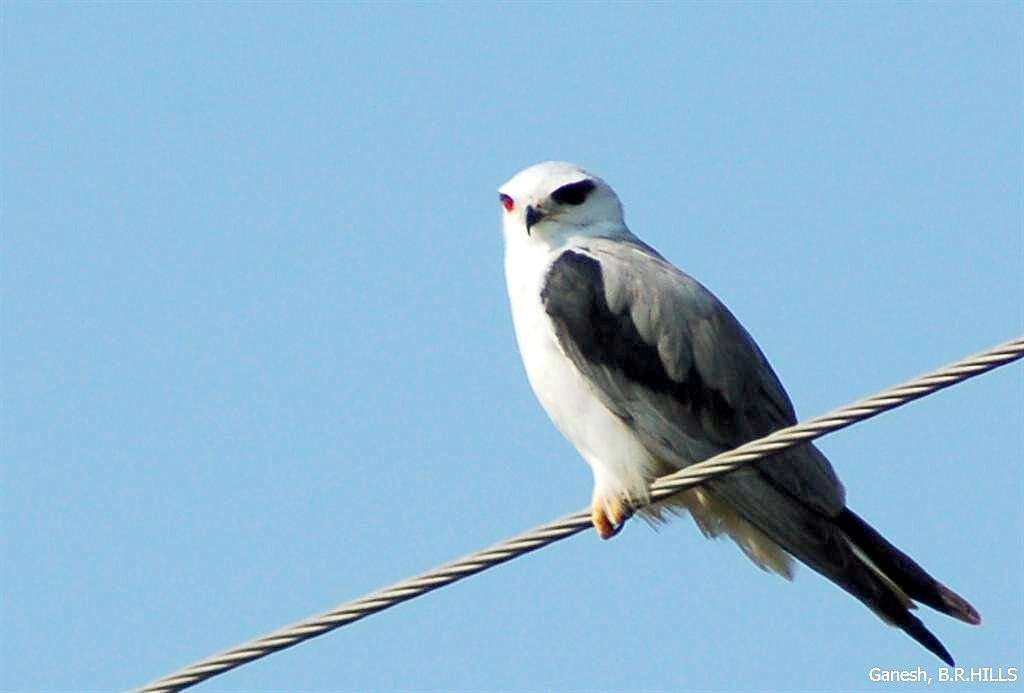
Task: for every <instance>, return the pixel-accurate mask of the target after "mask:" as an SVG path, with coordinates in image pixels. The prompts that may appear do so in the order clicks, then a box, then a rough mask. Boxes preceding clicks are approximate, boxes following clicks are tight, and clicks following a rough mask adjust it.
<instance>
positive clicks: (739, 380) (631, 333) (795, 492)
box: [542, 240, 845, 552]
mask: <svg viewBox="0 0 1024 693" xmlns="http://www.w3.org/2000/svg"><path fill="white" fill-rule="evenodd" d="M542 298H543V301H544V306H545V310H546V311H547V313H548V315H549V316H550V318H551V319H552V322H553V324H554V326H555V331H556V334H557V335H558V338H559V342H560V345H561V347H562V350H563V351H564V352H565V353H566V355H567V356H568V357H569V358H570V359H571V360H572V361H573V363H574V364H575V365H576V367H577V368H578V369H579V370H580V371H581V372H582V373H583V374H584V375H585V376H586V377H587V378H588V379H589V380H590V381H591V382H592V383H593V384H594V385H595V390H596V392H597V394H598V396H599V397H601V399H602V401H603V402H604V403H605V405H606V406H607V407H608V408H609V409H610V410H611V411H612V412H613V413H615V414H616V415H617V416H618V417H619V418H621V419H622V420H623V421H625V422H626V423H627V424H628V425H629V426H630V427H631V428H632V429H633V430H634V431H635V432H636V434H637V435H638V436H639V437H640V439H641V440H642V441H643V442H644V444H645V446H647V447H648V449H649V450H652V451H653V452H656V453H657V454H658V455H659V456H660V457H661V458H663V459H664V460H665V461H666V462H668V463H670V464H671V465H672V466H674V467H678V468H681V467H685V466H688V465H690V464H693V463H694V462H698V461H700V460H702V459H706V458H707V457H710V456H712V455H714V454H716V453H718V452H722V451H724V450H728V449H730V448H732V447H735V446H737V445H741V444H742V443H745V442H747V441H750V440H753V439H754V438H758V437H760V436H763V435H766V434H768V433H770V432H771V431H773V430H776V429H779V428H783V427H785V426H789V425H791V424H793V423H796V417H795V414H794V412H793V406H792V404H791V403H790V401H789V397H788V396H787V395H786V392H785V390H784V389H783V388H782V385H781V384H780V382H779V380H778V378H777V377H776V375H775V373H774V371H772V368H771V366H770V365H769V364H768V361H767V360H766V359H765V357H764V355H763V354H762V353H761V351H760V349H758V347H757V345H756V344H755V343H754V341H753V339H752V338H751V337H750V335H749V334H747V332H746V330H744V329H743V327H742V326H741V325H740V324H739V322H738V321H737V320H736V319H735V318H734V317H733V315H732V314H731V313H730V312H729V310H728V309H727V308H726V307H725V306H724V305H722V303H721V302H720V301H718V299H717V298H715V296H714V295H712V294H711V292H709V291H708V290H707V289H705V288H704V287H703V286H701V284H699V283H698V282H697V281H696V280H694V279H693V278H691V277H689V276H688V275H686V274H684V273H683V272H680V271H679V270H678V269H676V268H675V267H673V266H672V265H671V264H669V263H668V262H666V261H665V260H664V259H662V258H661V257H660V256H659V255H658V254H657V253H656V252H655V251H653V250H652V249H650V248H649V247H647V246H646V245H644V244H642V243H640V242H639V241H637V242H634V243H630V242H626V243H623V242H621V241H616V242H611V241H606V240H596V241H593V242H591V243H589V244H588V245H587V246H586V247H585V248H580V249H579V250H578V251H573V250H569V251H566V252H564V253H563V254H562V255H561V256H559V258H558V259H556V260H555V262H554V263H553V264H552V266H551V269H550V270H549V273H548V276H547V279H546V282H545V290H544V294H543V297H542ZM779 457H783V458H784V460H775V461H772V462H769V463H767V464H763V465H755V466H751V467H749V468H747V469H744V470H740V471H738V472H736V473H733V474H730V475H728V476H726V477H723V478H722V479H720V480H719V483H716V484H715V485H714V486H715V487H716V491H717V492H718V493H719V495H721V496H723V497H724V498H725V499H726V500H728V501H729V502H730V503H732V504H733V505H734V506H736V507H737V509H738V510H740V512H741V513H742V514H743V515H745V516H747V518H748V519H749V520H751V521H753V522H755V523H756V524H757V525H759V526H762V528H763V529H765V530H766V531H767V533H768V534H769V536H772V535H774V534H777V533H778V532H772V531H768V530H769V527H767V526H764V525H765V524H769V525H770V524H774V523H775V522H777V521H778V519H779V518H778V514H777V513H776V511H777V510H779V508H768V509H766V508H765V507H764V506H765V502H766V501H767V500H768V499H769V498H774V497H779V496H783V497H788V498H787V500H788V501H789V502H792V501H797V502H799V503H800V504H802V505H804V506H806V507H807V508H808V509H813V510H814V511H815V512H816V513H820V514H822V515H825V516H826V517H832V516H835V515H837V514H838V513H840V512H841V511H842V510H843V508H844V507H845V497H844V492H843V488H842V485H841V484H840V482H839V480H838V478H837V477H836V475H835V473H834V471H833V470H832V467H831V465H830V464H829V462H828V460H826V459H825V457H824V456H823V455H822V454H821V453H820V452H819V451H818V450H817V449H816V448H814V446H812V445H804V446H800V447H799V448H794V449H791V450H790V451H787V452H784V453H781V454H780V455H779ZM766 514H767V515H772V514H774V515H775V520H772V519H771V517H766ZM791 519H795V518H791ZM791 529H793V530H797V529H798V528H796V527H793V528H791ZM780 531H784V532H785V530H780ZM786 533H788V532H786ZM773 538H776V537H774V536H773ZM776 541H780V540H779V538H776ZM780 543H781V544H783V546H786V544H787V543H789V542H784V541H780ZM787 549H789V550H790V551H791V552H792V551H793V549H792V548H790V547H788V546H787Z"/></svg>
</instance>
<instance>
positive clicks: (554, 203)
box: [498, 161, 631, 246]
mask: <svg viewBox="0 0 1024 693" xmlns="http://www.w3.org/2000/svg"><path fill="white" fill-rule="evenodd" d="M498 192H499V194H500V198H501V203H502V206H504V208H505V214H504V219H503V225H504V229H505V240H506V242H507V243H522V242H540V243H544V244H546V245H549V246H559V245H562V244H563V243H564V242H565V241H566V240H567V239H568V238H570V237H572V236H582V237H585V238H586V237H590V238H594V237H602V238H621V237H624V236H630V235H631V234H630V233H629V230H628V229H627V228H626V224H625V222H624V221H623V218H622V203H621V202H619V198H618V196H617V195H616V194H615V191H614V190H612V189H611V188H610V187H608V184H607V183H605V182H604V181H603V180H601V179H600V178H598V177H597V176H595V175H593V174H591V173H588V172H587V171H584V170H583V169H582V168H580V167H579V166H577V165H576V164H570V163H567V162H564V161H545V162H543V163H540V164H535V165H534V166H530V167H529V168H526V169H523V170H522V171H520V172H519V173H517V174H516V175H514V176H513V177H512V178H511V179H510V180H509V181H508V182H507V183H505V184H504V185H503V186H501V187H500V188H499V189H498Z"/></svg>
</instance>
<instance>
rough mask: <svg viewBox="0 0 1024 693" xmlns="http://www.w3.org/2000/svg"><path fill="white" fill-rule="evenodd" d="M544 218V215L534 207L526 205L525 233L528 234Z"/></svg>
mask: <svg viewBox="0 0 1024 693" xmlns="http://www.w3.org/2000/svg"><path fill="white" fill-rule="evenodd" d="M543 218H544V213H543V212H541V211H539V210H538V209H537V208H536V207H533V206H532V205H528V206H527V207H526V233H530V229H531V228H532V227H533V225H534V224H536V223H537V222H538V221H540V220H541V219H543Z"/></svg>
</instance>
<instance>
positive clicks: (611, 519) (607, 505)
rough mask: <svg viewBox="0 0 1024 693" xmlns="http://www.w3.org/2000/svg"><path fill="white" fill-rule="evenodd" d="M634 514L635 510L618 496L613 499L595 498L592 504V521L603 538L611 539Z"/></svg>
mask: <svg viewBox="0 0 1024 693" xmlns="http://www.w3.org/2000/svg"><path fill="white" fill-rule="evenodd" d="M632 514H633V510H632V509H631V508H629V507H627V506H626V504H625V503H623V502H622V500H620V499H618V498H616V499H614V500H611V501H603V500H599V499H596V498H595V499H594V502H593V504H592V505H591V506H590V521H591V522H593V523H594V529H596V530H597V535H598V536H599V537H601V538H602V539H611V538H612V537H614V536H615V535H616V534H618V533H619V530H621V529H622V526H623V525H624V524H626V520H628V519H629V517H630V515H632Z"/></svg>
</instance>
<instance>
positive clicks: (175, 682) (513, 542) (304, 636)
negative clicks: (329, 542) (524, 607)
mask: <svg viewBox="0 0 1024 693" xmlns="http://www.w3.org/2000/svg"><path fill="white" fill-rule="evenodd" d="M1022 357H1024V337H1018V338H1016V339H1012V340H1010V341H1008V342H1005V343H1003V344H1000V345H998V346H995V347H993V348H991V349H989V350H987V351H985V352H982V353H980V354H977V355H975V356H969V357H967V358H965V359H962V360H960V361H957V362H956V363H953V364H950V365H948V366H945V367H943V368H939V369H936V370H934V371H931V372H930V373H926V374H924V375H922V376H920V377H918V378H915V379H913V380H910V381H908V382H905V383H903V384H901V385H896V386H894V387H891V388H888V389H886V390H883V391H882V392H879V393H878V394H875V395H872V396H870V397H867V398H864V399H861V400H858V401H856V402H853V403H852V404H848V405H846V406H844V407H840V408H839V409H835V410H833V411H831V412H829V413H827V414H824V415H822V416H818V417H815V418H812V419H808V420H806V421H804V422H801V423H798V424H796V425H794V426H789V427H788V428H783V429H780V430H778V431H775V432H774V433H771V434H770V435H767V436H765V437H763V438H759V439H757V440H754V441H751V442H749V443H746V444H744V445H741V446H740V447H738V448H735V449H733V450H730V451H728V452H724V453H721V454H719V455H715V456H714V457H711V458H709V459H707V460H705V461H703V462H699V463H697V464H694V465H691V466H689V467H687V468H686V469H683V470H681V471H678V472H675V473H673V474H670V475H667V476H664V477H661V478H660V479H658V480H657V481H655V482H654V483H653V484H652V485H651V502H654V501H658V500H662V499H664V498H666V497H667V496H670V495H672V494H674V493H677V492H679V491H681V490H683V489H686V488H690V487H692V486H696V485H698V484H700V483H702V482H704V481H706V480H708V479H710V478H712V477H715V476H719V475H721V474H726V473H728V472H730V471H733V470H734V469H736V468H737V467H739V466H741V465H743V464H747V463H749V462H752V461H754V460H758V459H761V458H763V457H766V456H768V455H771V454H773V453H776V452H780V451H782V450H785V449H787V448H790V447H793V446H795V445H800V444H801V443H806V442H808V441H811V440H814V439H815V438H820V437H821V436H824V435H826V434H828V433H831V432H833V431H837V430H839V429H841V428H846V427H847V426H851V425H853V424H854V423H857V422H859V421H863V420H865V419H868V418H871V417H872V416H876V415H878V414H881V413H882V412H885V411H888V410H890V409H895V408H896V407H899V406H901V405H903V404H906V403H907V402H912V401H913V400H915V399H919V398H921V397H924V396H926V395H929V394H931V393H933V392H936V391H938V390H941V389H943V388H946V387H949V386H951V385H955V384H956V383H960V382H963V381H964V380H967V379H968V378H973V377H974V376H977V375H981V374H982V373H986V372H988V371H990V370H993V369H995V368H998V367H999V366H1003V365H1005V364H1007V363H1010V362H1012V361H1016V360H1018V359H1020V358H1022ZM769 463H770V461H769ZM590 526H591V521H590V509H589V508H586V509H584V510H581V511H579V512H576V513H573V514H571V515H566V516H565V517H562V518H560V519H558V520H555V521H553V522H549V523H547V524H545V525H541V526H540V527H537V528H535V529H531V530H528V531H526V532H523V533H522V534H519V535H517V536H514V537H512V538H510V539H506V540H504V541H502V542H499V543H497V544H494V545H493V546H490V547H489V548H486V549H483V550H481V551H477V552H475V553H472V554H469V555H468V556H465V557H463V558H460V559H457V560H454V561H451V562H449V563H446V564H444V565H442V566H439V567H437V568H434V569H432V570H428V571H427V572H425V573H421V574H420V575H417V576H415V577H411V578H408V579H406V580H402V581H401V582H398V583H395V584H394V585H391V586H390V587H385V588H383V589H380V590H377V591H375V592H371V593H370V594H367V595H365V596H363V597H360V598H359V599H355V600H353V601H350V602H345V603H344V604H341V605H339V606H337V607H335V608H333V609H331V610H330V611H327V612H324V613H322V614H317V615H315V616H312V617H310V618H307V619H305V620H302V621H299V622H298V623H294V624H292V625H290V626H286V627H284V628H281V629H279V630H276V631H274V632H272V633H269V634H267V635H264V636H262V637H259V638H256V639H255V640H250V641H249V642H246V643H242V644H241V645H238V646H236V647H233V648H231V649H229V650H226V651H224V652H222V653H220V654H217V655H214V656H212V657H209V658H207V659H204V660H202V661H200V662H197V663H196V664H193V665H191V666H188V667H185V668H184V669H181V670H179V671H176V672H174V673H172V674H169V675H167V676H164V677H162V678H160V679H157V680H156V681H153V682H152V683H149V684H147V685H145V686H144V687H142V688H141V689H139V690H140V691H142V692H145V693H155V692H156V691H176V690H181V689H183V688H188V687H189V686H194V685H195V684H197V683H200V682H202V681H205V680H206V679H209V678H212V677H214V676H217V675H218V674H222V673H224V672H226V671H229V670H231V669H234V668H235V667H238V666H241V665H242V664H245V663H247V662H251V661H253V660H255V659H260V658H261V657H265V656H267V655H269V654H271V653H273V652H277V651H278V650H283V649H285V648H287V647H291V646H293V645H297V644H299V643H300V642H303V641H304V640H308V639H310V638H313V637H316V636H317V635H322V634H323V633H326V632H328V631H332V630H334V629H335V628H340V627H341V626H345V625H348V624H349V623H353V622H355V621H358V620H360V619H362V618H366V617H367V616H369V615H371V614H374V613H377V612H378V611H383V610H384V609H388V608H390V607H392V606H395V605H396V604H400V603H402V602H404V601H406V600H409V599H413V598H415V597H418V596H420V595H422V594H426V593H427V592H430V591H432V590H436V589H438V588H440V587H444V586H445V585H450V584H452V583H453V582H457V581H459V580H461V579H463V578H465V577H469V576H470V575H475V574H476V573H479V572H482V571H484V570H487V569H488V568H491V567H493V566H496V565H499V564H501V563H504V562H506V561H510V560H512V559H513V558H517V557H519V556H522V555H523V554H526V553H529V552H531V551H536V550H537V549H540V548H542V547H544V546H547V545H548V544H552V543H554V542H556V541H559V540H561V539H565V538H567V537H570V536H572V535H573V534H576V533H578V532H580V531H582V530H584V529H586V528H588V527H590Z"/></svg>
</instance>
